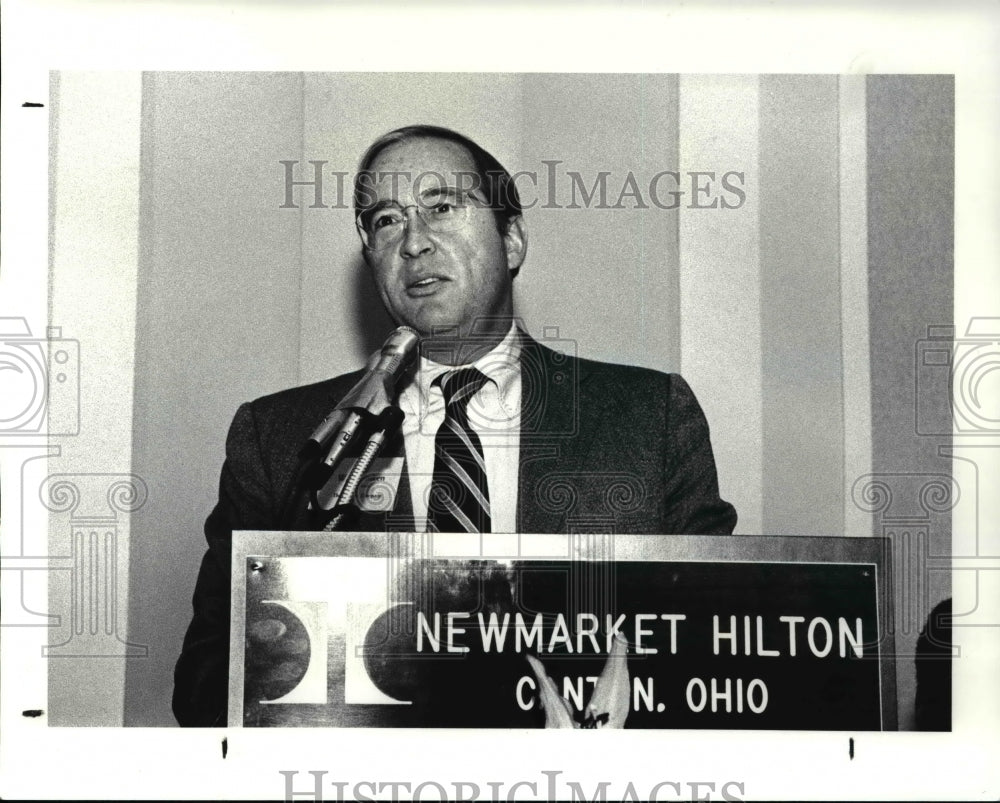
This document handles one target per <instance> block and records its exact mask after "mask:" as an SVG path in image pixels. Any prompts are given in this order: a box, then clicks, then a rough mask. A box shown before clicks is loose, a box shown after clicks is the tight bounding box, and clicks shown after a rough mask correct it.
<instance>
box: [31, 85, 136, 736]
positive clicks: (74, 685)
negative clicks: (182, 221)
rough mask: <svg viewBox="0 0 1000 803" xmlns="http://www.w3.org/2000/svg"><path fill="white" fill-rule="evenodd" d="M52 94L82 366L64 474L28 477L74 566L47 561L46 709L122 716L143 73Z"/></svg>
mask: <svg viewBox="0 0 1000 803" xmlns="http://www.w3.org/2000/svg"><path fill="white" fill-rule="evenodd" d="M55 101H56V106H55V113H56V115H58V126H54V128H53V135H54V142H53V143H52V146H53V149H54V151H55V158H54V160H53V167H54V173H55V175H54V176H53V184H52V193H53V194H52V198H51V203H52V209H51V214H52V226H51V229H50V233H51V243H50V248H51V270H52V274H53V277H54V278H53V281H52V285H51V294H50V298H49V304H50V321H51V324H52V325H53V326H56V327H59V329H60V330H61V336H62V337H63V338H66V340H67V341H69V342H71V343H76V344H78V348H79V358H77V357H76V355H75V353H74V351H75V349H74V348H73V347H70V348H69V349H67V352H68V353H70V354H72V355H73V356H72V357H71V358H70V360H68V361H67V362H66V363H64V364H65V365H66V366H67V369H68V370H67V373H69V374H73V373H76V372H78V380H79V408H77V409H75V410H74V411H73V412H75V414H76V416H78V421H79V431H78V432H77V431H76V428H75V427H73V426H70V427H68V428H62V427H60V423H66V422H59V421H57V419H56V417H55V416H54V415H53V417H52V418H51V419H50V426H51V427H52V429H51V430H50V432H51V435H52V437H51V438H50V443H52V444H53V445H55V444H58V445H59V446H60V449H61V452H60V453H59V454H58V457H53V458H51V459H50V460H49V471H51V472H52V473H53V474H54V475H58V476H57V477H56V478H54V479H51V480H50V481H49V482H46V483H44V484H43V485H42V487H32V488H25V489H23V491H22V499H26V500H32V501H33V502H34V503H35V504H37V503H38V501H39V499H41V501H42V502H43V503H44V504H45V505H46V506H47V507H49V509H50V510H52V511H53V512H52V513H51V514H50V516H49V523H50V528H51V529H50V532H49V554H51V555H53V556H58V557H64V558H69V557H71V559H72V565H73V568H74V571H73V572H68V571H53V572H51V573H50V584H49V610H50V611H51V612H52V613H53V614H56V615H58V617H59V627H53V628H52V629H51V630H50V631H48V633H47V634H46V636H45V643H47V644H48V645H50V646H49V647H48V648H47V651H46V653H45V654H46V656H47V664H48V673H49V678H48V681H49V682H48V706H47V714H48V717H49V720H48V722H49V724H50V725H57V726H64V725H104V726H109V725H110V726H117V725H121V724H122V721H123V699H122V688H123V685H124V680H125V674H126V661H125V658H126V656H129V655H133V656H134V655H137V654H139V652H141V651H135V650H130V649H129V648H128V647H127V646H126V645H125V643H124V642H125V640H126V633H128V632H130V630H131V629H132V628H134V626H135V621H134V619H132V620H130V619H129V616H128V614H129V611H128V610H127V604H126V601H127V599H128V593H129V581H130V580H131V583H132V587H133V588H134V587H135V584H136V578H134V577H132V578H130V577H129V574H128V571H127V567H128V565H129V557H130V555H129V534H130V527H131V534H132V535H133V536H134V535H135V533H136V528H137V521H136V517H135V516H132V517H130V516H129V515H128V513H127V512H126V511H125V510H123V509H122V507H121V506H120V504H119V505H117V506H116V501H117V500H116V499H115V496H116V494H115V493H114V492H113V489H114V488H115V487H116V486H118V484H119V483H123V482H125V483H127V482H128V474H129V472H130V468H129V464H130V461H131V457H132V433H131V431H130V429H129V423H130V422H131V420H132V410H133V400H132V379H133V367H134V365H133V362H132V338H133V334H134V332H135V327H136V300H135V282H136V272H137V265H138V253H139V242H138V221H139V193H140V184H139V148H140V138H139V132H140V120H141V117H140V112H141V106H140V104H141V77H140V75H139V74H138V73H125V72H121V73H80V72H74V73H62V74H61V75H60V76H59V84H58V94H57V97H56V98H55ZM55 277H57V278H58V281H56V280H55ZM35 334H36V336H41V334H42V333H37V332H36V333H35ZM55 364H56V363H55V362H54V363H53V365H55ZM75 378H77V377H72V376H71V377H70V378H69V379H68V381H69V383H70V384H69V385H66V386H65V387H64V388H60V387H59V386H58V385H56V384H53V387H55V388H56V391H55V392H54V393H53V398H52V400H51V401H52V404H53V407H52V408H51V409H52V410H53V411H55V410H57V409H58V410H61V409H63V405H65V403H66V402H67V401H69V400H70V398H71V395H69V396H67V398H65V399H64V398H62V397H63V395H64V394H65V393H66V390H67V389H68V388H71V387H72V382H73V379H75ZM56 379H57V380H58V374H57V375H56ZM57 394H58V395H57ZM72 401H73V402H74V404H73V405H72V406H73V407H75V401H76V400H75V399H72ZM63 436H65V437H63ZM120 487H124V486H120ZM57 488H59V489H61V490H57ZM69 499H72V504H59V502H65V501H66V500H69ZM54 502H55V504H53V503H54ZM109 532H110V533H113V534H112V535H111V536H110V537H109V536H108V533H109ZM92 533H93V534H92ZM98 546H100V547H101V548H102V549H103V547H105V546H106V547H108V551H107V552H106V553H103V552H98V551H97V547H98ZM92 548H93V549H92ZM134 555H135V550H133V551H132V556H133V557H134ZM66 563H67V562H66V561H64V562H63V563H62V565H63V566H66ZM139 582H141V580H140V581H139ZM109 631H110V632H109ZM81 688H84V689H86V691H87V693H86V694H83V695H81V694H80V689H81Z"/></svg>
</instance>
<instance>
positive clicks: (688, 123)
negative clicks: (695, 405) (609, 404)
mask: <svg viewBox="0 0 1000 803" xmlns="http://www.w3.org/2000/svg"><path fill="white" fill-rule="evenodd" d="M758 102H759V98H758V82H757V78H756V77H753V76H749V77H745V76H738V77H733V76H687V75H685V76H681V79H680V120H681V127H680V169H681V171H682V172H687V171H697V170H715V171H728V170H734V171H739V172H742V173H743V174H744V177H745V184H744V186H745V188H746V201H745V203H744V204H743V205H742V206H740V207H739V208H738V209H722V208H714V209H696V208H690V206H691V199H690V197H688V198H685V204H684V206H683V207H682V208H681V214H680V289H681V308H680V316H681V344H682V360H681V371H682V373H683V374H684V376H685V377H686V378H687V380H688V381H689V382H690V383H691V386H692V387H693V388H694V390H695V393H696V394H697V395H698V398H699V400H700V401H701V404H702V407H703V408H704V409H705V413H706V415H707V416H708V421H709V425H710V427H711V430H712V446H713V448H714V450H715V459H716V463H717V464H718V469H719V485H720V489H721V491H722V496H723V497H724V498H725V499H728V500H729V501H730V502H732V503H733V504H734V505H735V506H736V510H737V512H738V513H739V524H738V525H737V531H738V532H743V533H760V532H762V527H763V510H762V507H761V476H762V466H761V450H762V438H763V432H762V419H761V303H762V298H761V294H760V271H761V261H760V242H759V232H758V225H759V214H760V207H759V184H758V157H757V147H758V136H759V131H758ZM716 178H717V179H718V178H719V177H718V176H717V177H716Z"/></svg>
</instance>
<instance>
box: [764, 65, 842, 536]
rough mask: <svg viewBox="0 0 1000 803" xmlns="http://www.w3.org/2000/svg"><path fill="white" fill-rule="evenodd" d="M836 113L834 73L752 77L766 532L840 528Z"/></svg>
mask: <svg viewBox="0 0 1000 803" xmlns="http://www.w3.org/2000/svg"><path fill="white" fill-rule="evenodd" d="M838 111H839V104H838V93H837V79H836V77H834V76H792V75H788V76H785V75H782V76H763V77H762V78H761V100H760V193H761V201H760V224H761V230H760V264H761V299H762V304H761V345H762V357H763V388H762V395H763V408H764V417H763V443H764V451H763V482H764V493H763V497H764V498H763V505H764V510H765V511H766V514H765V518H764V531H765V532H766V533H768V534H773V535H781V534H788V535H841V534H842V533H843V523H844V507H843V487H844V423H843V416H844V411H843V403H844V396H843V374H842V364H841V335H840V229H839V182H838V162H839V145H838V129H839V122H838V117H839V115H838Z"/></svg>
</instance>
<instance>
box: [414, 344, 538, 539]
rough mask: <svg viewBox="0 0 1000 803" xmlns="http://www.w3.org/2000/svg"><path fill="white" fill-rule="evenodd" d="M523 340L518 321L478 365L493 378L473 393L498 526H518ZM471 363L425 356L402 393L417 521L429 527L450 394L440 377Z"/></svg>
mask: <svg viewBox="0 0 1000 803" xmlns="http://www.w3.org/2000/svg"><path fill="white" fill-rule="evenodd" d="M520 357H521V346H520V343H519V341H518V333H517V327H515V326H514V325H513V324H511V327H510V331H509V332H508V333H507V335H506V337H504V339H503V340H502V341H500V343H499V344H497V346H496V347H495V348H494V349H493V350H492V351H490V352H488V353H487V354H484V355H483V356H482V357H480V358H479V359H478V360H476V361H475V362H474V363H471V365H472V366H474V367H476V368H478V369H479V370H480V371H481V372H482V373H483V374H484V375H485V376H486V378H487V381H486V382H485V383H484V384H483V386H482V388H480V390H479V392H478V393H476V395H475V396H473V397H472V398H471V399H469V406H468V413H469V424H470V425H471V426H472V428H473V429H474V430H475V432H476V434H477V435H479V440H480V442H481V443H482V445H483V458H484V460H485V463H486V481H487V484H488V485H489V497H490V517H491V520H492V527H493V532H497V533H503V532H506V533H512V532H516V524H517V477H518V466H519V461H518V447H519V446H520V432H521V427H520V424H521V363H520ZM462 367H465V366H459V365H442V364H441V363H436V362H433V361H431V360H428V359H426V358H425V357H421V358H420V363H419V365H418V367H417V372H416V374H415V376H414V379H413V381H412V382H411V383H409V384H408V385H407V386H406V387H405V388H404V389H403V390H402V392H401V393H400V394H399V406H400V408H401V409H402V411H403V412H404V413H405V414H406V418H405V419H404V420H403V444H404V448H405V449H406V466H407V473H408V475H409V481H410V495H411V497H412V503H413V518H414V523H415V524H416V526H417V527H418V528H422V529H426V527H427V499H428V496H429V494H430V488H431V480H432V478H433V475H434V438H435V436H436V435H437V431H438V427H440V426H441V423H442V422H443V421H444V415H445V409H444V394H443V393H442V392H441V388H440V387H438V386H436V385H435V384H434V380H435V379H437V377H439V376H440V375H441V374H443V373H446V372H447V371H453V370H455V369H457V368H462Z"/></svg>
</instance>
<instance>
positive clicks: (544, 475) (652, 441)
mask: <svg viewBox="0 0 1000 803" xmlns="http://www.w3.org/2000/svg"><path fill="white" fill-rule="evenodd" d="M361 376H362V372H361V371H357V372H355V373H352V374H345V375H343V376H339V377H336V378H335V379H330V380H327V381H325V382H320V383H317V384H314V385H308V386H306V387H300V388H293V389H291V390H286V391H282V392H280V393H276V394H273V395H271V396H265V397H264V398H261V399H257V400H256V401H253V402H250V403H247V404H244V405H243V406H241V407H240V409H239V410H238V411H237V413H236V417H235V419H234V420H233V424H232V427H231V428H230V431H229V437H228V440H227V443H226V461H225V464H224V465H223V468H222V478H221V481H220V487H219V502H218V504H217V505H216V506H215V509H214V510H213V511H212V513H211V515H210V516H209V517H208V520H207V521H206V522H205V536H206V538H207V540H208V552H207V554H206V555H205V557H204V560H203V561H202V565H201V571H200V573H199V575H198V581H197V586H196V588H195V593H194V618H193V620H192V622H191V625H190V627H189V628H188V631H187V635H186V637H185V639H184V647H183V651H182V654H181V657H180V660H179V661H178V663H177V668H176V672H175V683H174V697H173V707H174V714H175V716H176V717H177V720H178V722H180V723H181V724H182V725H218V726H222V725H225V724H226V705H227V687H228V679H229V660H228V648H229V605H230V597H229V583H230V579H229V573H230V547H231V536H232V531H233V530H274V529H301V530H307V529H317V528H319V527H318V526H317V523H316V522H315V521H314V520H312V518H311V516H310V513H309V512H308V511H307V510H305V507H304V505H302V506H299V507H297V508H296V509H295V510H294V511H293V514H292V516H291V519H290V520H286V521H285V522H282V521H281V520H280V511H281V510H282V506H283V505H284V503H285V501H286V499H287V498H288V495H289V492H290V488H291V486H292V485H293V480H294V476H295V472H296V468H297V465H298V456H297V455H298V451H299V449H300V448H301V445H302V444H303V443H304V442H305V441H306V439H307V438H308V437H309V436H310V434H311V433H312V431H313V429H314V428H315V427H316V425H317V424H318V423H319V421H321V420H322V419H323V418H324V417H325V416H326V415H327V414H328V413H329V412H330V411H331V410H332V409H333V408H334V407H335V406H336V405H337V403H338V401H339V399H340V398H342V397H343V396H344V395H345V394H346V393H347V391H348V390H350V388H352V387H353V386H354V385H355V384H356V383H357V381H358V380H359V379H360V378H361ZM521 382H522V391H521V395H522V402H521V410H522V412H521V445H520V452H521V454H520V472H519V477H518V503H517V520H518V530H519V531H520V532H522V533H561V532H570V531H573V532H586V531H591V532H618V533H671V534H673V533H684V534H713V533H715V534H718V533H731V532H732V531H733V528H734V527H735V526H736V511H735V510H734V509H733V506H732V505H730V504H729V503H728V502H725V501H723V500H722V499H720V498H719V489H718V482H717V480H716V471H715V461H714V458H713V456H712V446H711V443H710V441H709V431H708V424H707V422H706V420H705V416H704V414H703V413H702V411H701V408H700V407H699V405H698V402H697V400H696V399H695V397H694V394H693V393H692V392H691V389H690V388H689V387H688V385H687V383H685V382H684V380H683V379H682V378H681V377H680V376H678V375H677V374H669V375H668V374H663V373H659V372H656V371H651V370H648V369H643V368H633V367H628V366H623V365H612V364H608V363H599V362H593V361H591V360H583V359H577V358H573V357H567V356H564V355H561V354H559V353H557V352H555V351H552V350H551V349H548V348H546V347H545V346H542V345H541V344H539V343H537V342H536V341H534V340H532V339H530V338H528V337H527V336H523V339H522V353H521ZM400 440H401V439H400ZM396 446H397V449H401V443H397V445H396ZM399 453H400V454H401V453H402V452H401V451H400V452H399ZM409 511H410V502H409V488H408V483H407V481H406V474H405V471H404V476H403V480H402V481H401V483H400V487H399V489H398V492H397V510H396V511H394V514H393V517H392V518H391V519H390V520H389V521H388V522H387V520H386V516H385V514H382V515H375V514H365V516H363V517H362V518H361V519H360V520H358V521H356V522H354V523H353V526H352V527H351V529H353V530H377V531H385V529H386V527H387V525H388V526H389V528H390V529H393V530H397V531H406V530H409V529H412V524H410V526H407V514H408V513H409Z"/></svg>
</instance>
